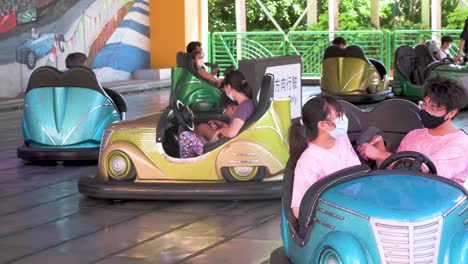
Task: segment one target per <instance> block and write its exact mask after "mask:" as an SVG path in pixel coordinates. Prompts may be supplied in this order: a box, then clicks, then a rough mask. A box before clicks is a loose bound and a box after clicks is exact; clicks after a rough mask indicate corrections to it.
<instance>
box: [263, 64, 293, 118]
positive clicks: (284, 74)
mask: <svg viewBox="0 0 468 264" xmlns="http://www.w3.org/2000/svg"><path fill="white" fill-rule="evenodd" d="M265 73H271V74H273V75H274V76H275V85H274V99H289V100H290V102H291V118H297V117H300V116H301V108H302V104H301V101H302V98H301V96H302V84H301V64H300V63H295V64H286V65H280V66H273V67H268V68H267V69H266V71H265Z"/></svg>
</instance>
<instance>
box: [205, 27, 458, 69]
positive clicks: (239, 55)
mask: <svg viewBox="0 0 468 264" xmlns="http://www.w3.org/2000/svg"><path fill="white" fill-rule="evenodd" d="M460 32H461V30H395V31H393V32H389V31H386V32H383V31H380V30H355V31H334V32H331V31H292V32H290V33H289V34H288V36H286V35H285V34H284V33H282V32H278V31H261V32H255V31H254V32H215V33H212V34H211V35H210V38H209V40H210V44H211V45H210V48H211V50H210V51H209V54H210V59H211V61H213V62H214V63H217V64H219V65H220V68H221V71H222V72H224V69H226V68H227V67H229V66H231V65H232V66H234V67H237V61H238V60H240V59H253V58H264V57H272V56H281V55H287V54H289V55H293V54H297V55H301V57H302V75H303V76H320V75H321V64H322V59H323V54H324V51H325V49H326V48H327V47H328V46H329V45H330V43H331V41H332V40H333V38H335V37H336V36H342V37H344V38H346V39H347V43H348V45H358V46H360V47H361V48H362V49H363V50H364V53H365V54H366V56H367V57H369V58H373V59H377V60H380V61H382V62H383V63H384V64H385V66H386V68H387V70H388V71H389V72H390V71H391V69H392V67H393V64H392V63H393V57H394V52H395V50H396V48H397V47H399V46H400V45H402V44H408V45H411V46H414V45H416V44H419V43H425V42H426V41H427V40H429V39H434V40H436V41H437V43H438V44H439V45H440V38H441V36H443V35H451V36H452V37H453V38H454V40H455V41H457V40H458V36H459V35H460ZM451 52H452V54H456V53H457V52H458V46H457V45H452V48H451Z"/></svg>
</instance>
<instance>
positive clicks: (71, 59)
mask: <svg viewBox="0 0 468 264" xmlns="http://www.w3.org/2000/svg"><path fill="white" fill-rule="evenodd" d="M85 63H86V55H85V54H83V53H81V52H74V53H70V54H68V56H67V58H66V59H65V67H67V69H71V68H73V67H76V66H84V65H85Z"/></svg>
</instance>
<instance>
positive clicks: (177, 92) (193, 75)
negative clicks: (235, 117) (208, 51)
mask: <svg viewBox="0 0 468 264" xmlns="http://www.w3.org/2000/svg"><path fill="white" fill-rule="evenodd" d="M171 78H172V86H171V94H170V102H176V101H177V100H179V101H181V102H182V103H183V104H184V105H186V106H188V107H190V108H191V109H192V110H193V111H194V112H212V111H215V112H216V111H219V99H220V97H221V90H220V89H218V88H216V87H215V86H214V84H213V83H211V82H210V81H208V80H205V79H203V78H201V77H200V76H199V75H198V74H197V71H196V69H195V65H194V64H193V62H192V57H191V55H190V54H189V53H184V52H179V53H178V54H177V67H175V68H172V75H171Z"/></svg>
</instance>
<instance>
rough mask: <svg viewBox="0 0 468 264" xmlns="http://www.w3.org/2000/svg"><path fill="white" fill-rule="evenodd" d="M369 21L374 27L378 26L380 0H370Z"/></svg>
mask: <svg viewBox="0 0 468 264" xmlns="http://www.w3.org/2000/svg"><path fill="white" fill-rule="evenodd" d="M371 23H372V25H374V26H375V27H376V28H380V1H379V0H372V2H371Z"/></svg>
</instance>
